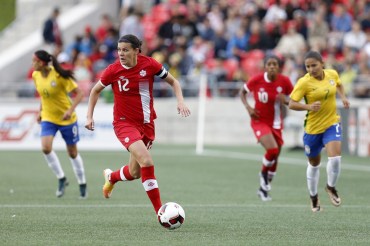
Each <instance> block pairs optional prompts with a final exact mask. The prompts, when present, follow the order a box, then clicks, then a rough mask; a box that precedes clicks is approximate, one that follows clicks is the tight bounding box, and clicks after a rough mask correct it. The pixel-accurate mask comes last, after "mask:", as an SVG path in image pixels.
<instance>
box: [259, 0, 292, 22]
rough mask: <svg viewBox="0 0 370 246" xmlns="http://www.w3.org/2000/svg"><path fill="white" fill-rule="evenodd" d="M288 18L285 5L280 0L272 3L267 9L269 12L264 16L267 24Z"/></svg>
mask: <svg viewBox="0 0 370 246" xmlns="http://www.w3.org/2000/svg"><path fill="white" fill-rule="evenodd" d="M287 18H288V16H287V14H286V12H285V9H284V6H283V5H282V4H281V1H280V0H276V1H275V3H274V4H272V5H270V7H268V9H267V13H266V15H265V17H264V18H263V21H264V22H265V23H267V24H269V23H272V24H274V23H277V22H279V21H282V20H283V21H285V20H286V19H287Z"/></svg>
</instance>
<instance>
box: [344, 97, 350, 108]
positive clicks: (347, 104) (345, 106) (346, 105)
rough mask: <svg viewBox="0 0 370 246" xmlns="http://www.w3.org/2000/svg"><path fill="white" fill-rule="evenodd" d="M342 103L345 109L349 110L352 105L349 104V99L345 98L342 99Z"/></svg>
mask: <svg viewBox="0 0 370 246" xmlns="http://www.w3.org/2000/svg"><path fill="white" fill-rule="evenodd" d="M342 102H343V106H344V108H349V106H350V103H349V101H348V99H347V98H343V99H342Z"/></svg>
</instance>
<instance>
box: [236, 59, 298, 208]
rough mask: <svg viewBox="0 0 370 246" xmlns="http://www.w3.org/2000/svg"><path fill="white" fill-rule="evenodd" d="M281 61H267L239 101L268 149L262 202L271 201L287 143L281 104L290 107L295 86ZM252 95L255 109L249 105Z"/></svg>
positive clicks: (260, 192)
mask: <svg viewBox="0 0 370 246" xmlns="http://www.w3.org/2000/svg"><path fill="white" fill-rule="evenodd" d="M280 64H281V61H280V59H279V58H278V57H277V56H274V55H271V56H268V57H266V58H265V61H264V68H265V72H264V73H261V74H258V75H256V76H254V77H252V78H250V79H249V80H248V81H247V82H245V84H244V85H243V87H242V88H241V89H240V93H239V95H240V98H241V100H242V102H243V104H244V106H245V108H246V109H247V111H248V114H249V115H250V117H251V127H252V129H253V131H254V134H255V136H256V138H257V140H258V142H260V143H261V145H262V146H263V148H264V149H265V150H266V152H265V155H264V156H263V158H262V169H261V172H260V173H259V176H260V188H259V190H258V192H257V195H258V196H259V197H260V198H261V200H262V201H270V200H271V197H270V195H269V191H270V190H271V185H270V183H271V181H272V179H273V177H274V175H275V174H276V167H277V164H278V157H279V154H280V150H281V147H282V145H283V143H284V141H283V137H282V129H283V115H282V107H283V106H282V104H285V105H288V103H289V100H288V96H289V95H290V93H291V91H292V90H293V85H292V83H291V81H290V80H289V78H288V77H286V76H284V75H282V74H280ZM248 93H252V94H253V98H254V102H255V105H254V108H253V107H252V106H251V105H250V104H249V103H248V100H247V97H246V96H247V94H248Z"/></svg>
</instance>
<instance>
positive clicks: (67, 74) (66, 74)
mask: <svg viewBox="0 0 370 246" xmlns="http://www.w3.org/2000/svg"><path fill="white" fill-rule="evenodd" d="M35 56H36V57H37V58H38V59H40V60H41V61H43V62H45V64H48V63H49V62H51V63H52V64H53V66H54V68H55V71H57V73H59V75H60V76H62V77H63V78H65V79H69V78H71V79H73V80H75V77H74V75H73V72H72V71H71V70H66V69H64V68H62V67H61V66H60V64H59V62H58V61H57V59H56V58H55V57H54V56H52V55H50V54H49V53H48V52H46V51H45V50H38V51H36V52H35Z"/></svg>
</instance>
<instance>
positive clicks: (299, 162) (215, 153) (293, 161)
mask: <svg viewBox="0 0 370 246" xmlns="http://www.w3.org/2000/svg"><path fill="white" fill-rule="evenodd" d="M202 155H203V156H209V157H222V158H230V159H240V160H252V161H261V160H262V155H261V154H258V155H257V154H250V153H240V152H230V151H220V150H204V152H203V154H202ZM279 162H280V163H286V164H290V165H296V166H307V161H306V159H303V158H302V159H298V158H289V157H279ZM342 169H345V170H352V171H366V172H370V167H368V166H362V165H358V164H344V163H342Z"/></svg>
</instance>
